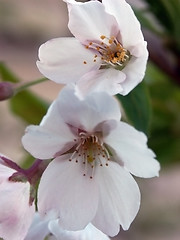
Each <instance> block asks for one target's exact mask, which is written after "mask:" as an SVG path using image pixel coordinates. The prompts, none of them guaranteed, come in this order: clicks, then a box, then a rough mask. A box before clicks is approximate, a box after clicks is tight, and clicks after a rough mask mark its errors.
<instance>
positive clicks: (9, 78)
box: [0, 62, 20, 83]
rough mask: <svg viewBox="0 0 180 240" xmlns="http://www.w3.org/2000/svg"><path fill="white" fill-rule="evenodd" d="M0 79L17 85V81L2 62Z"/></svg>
mask: <svg viewBox="0 0 180 240" xmlns="http://www.w3.org/2000/svg"><path fill="white" fill-rule="evenodd" d="M0 78H1V80H2V81H4V82H12V83H18V82H20V79H18V78H17V77H16V76H15V75H14V74H13V73H12V72H11V71H10V70H9V68H8V67H6V65H5V64H4V63H3V62H0Z"/></svg>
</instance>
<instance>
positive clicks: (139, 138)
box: [104, 122, 160, 178]
mask: <svg viewBox="0 0 180 240" xmlns="http://www.w3.org/2000/svg"><path fill="white" fill-rule="evenodd" d="M104 141H105V142H106V143H107V144H108V145H109V146H110V147H112V148H113V149H114V150H115V154H116V156H114V158H115V159H116V160H117V161H118V159H119V161H121V162H122V161H123V162H124V166H125V168H127V170H128V171H130V172H131V173H132V174H134V175H135V176H138V177H144V178H149V177H155V176H158V175H159V169H160V165H159V163H158V161H157V160H156V159H154V158H155V154H154V153H153V152H152V150H150V149H149V148H148V146H147V137H146V136H145V134H144V133H142V132H139V131H137V130H136V129H135V128H133V127H132V126H130V125H128V124H126V123H123V122H120V123H119V124H118V125H117V128H116V129H113V130H112V131H111V132H110V134H109V135H107V136H106V137H105V139H104Z"/></svg>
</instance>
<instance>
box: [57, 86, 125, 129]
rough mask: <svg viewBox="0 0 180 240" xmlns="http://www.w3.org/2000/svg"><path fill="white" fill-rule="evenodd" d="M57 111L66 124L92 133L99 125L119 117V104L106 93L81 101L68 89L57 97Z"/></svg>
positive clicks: (94, 94)
mask: <svg viewBox="0 0 180 240" xmlns="http://www.w3.org/2000/svg"><path fill="white" fill-rule="evenodd" d="M59 111H60V113H61V116H62V117H63V119H64V121H65V122H66V123H69V124H70V125H72V126H74V127H77V128H81V129H84V130H86V131H90V132H92V130H93V129H94V127H96V125H98V124H99V123H101V122H103V121H107V120H111V119H115V120H118V121H119V119H120V117H121V113H120V109H119V103H118V102H117V100H116V99H115V98H113V97H111V96H109V95H108V94H106V93H102V92H99V93H93V94H91V95H88V96H87V97H86V98H85V99H84V101H81V100H80V99H79V98H78V97H77V96H76V95H75V93H74V89H73V88H70V87H66V88H64V89H63V90H62V91H61V93H60V96H59Z"/></svg>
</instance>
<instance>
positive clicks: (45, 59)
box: [37, 38, 99, 84]
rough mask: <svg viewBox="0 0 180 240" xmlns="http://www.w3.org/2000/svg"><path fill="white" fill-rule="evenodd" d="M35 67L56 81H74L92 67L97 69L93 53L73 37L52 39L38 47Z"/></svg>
mask: <svg viewBox="0 0 180 240" xmlns="http://www.w3.org/2000/svg"><path fill="white" fill-rule="evenodd" d="M39 59H40V61H37V67H38V68H39V71H40V72H41V73H42V74H43V75H44V76H46V77H47V78H49V79H51V80H53V81H55V82H57V83H65V84H67V83H70V82H76V81H77V80H78V79H79V78H80V77H81V76H83V75H84V74H85V73H86V72H88V71H90V70H92V69H98V68H99V63H98V61H97V62H96V63H95V62H94V61H93V60H94V53H93V52H91V51H90V50H88V49H86V48H85V46H83V45H82V44H81V43H80V42H79V41H78V40H76V39H75V38H56V39H52V40H50V41H48V42H46V43H44V44H43V45H41V46H40V48H39Z"/></svg>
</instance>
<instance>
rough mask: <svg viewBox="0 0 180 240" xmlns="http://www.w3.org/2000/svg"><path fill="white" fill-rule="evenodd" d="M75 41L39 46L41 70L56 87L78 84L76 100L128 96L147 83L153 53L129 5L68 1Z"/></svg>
mask: <svg viewBox="0 0 180 240" xmlns="http://www.w3.org/2000/svg"><path fill="white" fill-rule="evenodd" d="M65 2H67V5H68V11H69V24H68V26H69V29H70V31H71V32H72V34H73V35H74V36H75V37H69V38H56V39H52V40H50V41H48V42H46V43H45V44H43V45H41V46H40V49H39V61H37V66H38V68H39V70H40V72H41V73H42V74H44V75H45V76H46V77H47V78H49V79H51V80H53V81H55V82H57V83H64V84H67V83H70V82H75V83H76V84H77V85H76V94H78V96H79V97H84V96H85V95H87V94H89V93H90V92H92V91H96V92H97V91H98V92H99V91H105V92H107V93H109V94H111V95H114V94H117V93H120V94H122V95H126V94H128V93H129V92H130V91H131V90H132V89H133V88H134V87H135V86H136V85H137V84H138V83H139V82H141V81H142V79H143V77H144V73H145V69H146V63H147V58H148V51H147V47H146V45H147V44H146V42H145V41H144V38H143V35H142V32H141V28H140V24H139V22H138V20H137V18H136V17H135V15H134V12H133V10H132V9H131V7H130V6H129V4H127V3H126V1H125V0H113V1H112V0H102V3H100V2H99V1H89V2H85V3H81V2H76V1H74V0H65Z"/></svg>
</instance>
